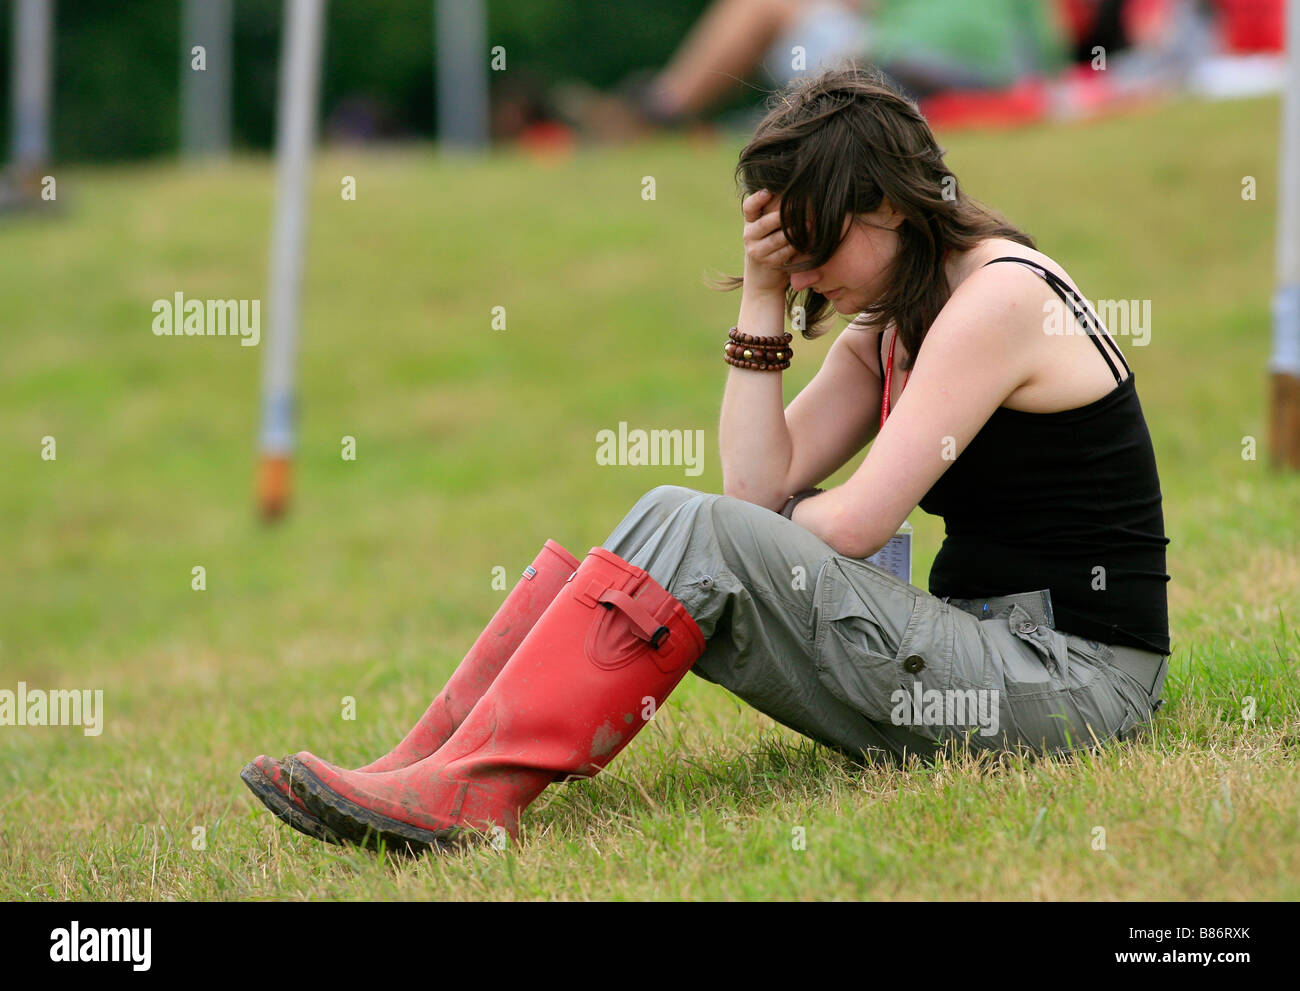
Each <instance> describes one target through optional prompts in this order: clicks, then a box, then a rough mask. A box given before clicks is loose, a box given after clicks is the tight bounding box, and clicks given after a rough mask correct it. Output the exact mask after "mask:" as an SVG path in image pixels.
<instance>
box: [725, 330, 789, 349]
mask: <svg viewBox="0 0 1300 991" xmlns="http://www.w3.org/2000/svg"><path fill="white" fill-rule="evenodd" d="M727 336H728V337H729V338H731V339H732V340H733V341H736V342H738V343H740V344H757V345H758V346H759V347H774V348H775V347H780V346H781V345H783V344H789V343H790V342H791V341H792V340H794V336H793V335H792V334H788V333H786V334H778V335H777V336H776V337H751V336H750V335H749V334H742V333H741V332H740V328H739V327H735V326H733V327H732V328H731V329H730V330H729V331H727Z"/></svg>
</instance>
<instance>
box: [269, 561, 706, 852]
mask: <svg viewBox="0 0 1300 991" xmlns="http://www.w3.org/2000/svg"><path fill="white" fill-rule="evenodd" d="M703 652H704V636H703V634H702V633H701V632H700V628H699V627H698V626H697V625H696V623H695V620H693V619H692V618H691V616H690V615H689V614H688V613H687V611H686V608H685V607H684V606H683V605H682V604H681V603H680V602H679V601H678V600H677V599H676V598H674V597H673V596H672V595H671V594H670V593H669V592H668V591H666V590H665V589H664V588H663V587H662V586H660V585H659V584H658V583H657V582H656V581H655V580H654V579H653V578H651V577H650V575H649V574H648V573H646V572H645V571H643V570H642V569H641V568H638V567H636V566H634V565H631V564H629V563H628V562H626V561H624V560H623V559H622V558H621V557H619V556H618V555H617V554H614V553H612V552H611V551H608V550H606V549H605V548H603V547H593V548H592V549H591V551H590V553H588V555H587V557H586V559H585V560H584V561H583V562H582V565H581V566H580V567H579V568H578V570H577V572H576V573H575V574H574V575H573V577H572V578H570V579H569V581H568V583H567V584H566V585H565V587H564V589H562V590H561V592H560V594H559V595H558V596H557V597H556V599H555V601H554V602H553V603H552V604H551V606H550V608H548V609H547V610H546V612H545V613H544V614H543V615H542V618H541V619H539V620H538V621H537V625H536V626H534V627H533V629H532V630H531V631H529V634H528V636H527V637H525V638H524V642H523V643H522V644H520V645H519V649H518V650H517V651H515V653H514V656H513V657H511V658H510V661H509V662H508V663H507V664H506V666H505V667H504V668H503V669H502V671H501V673H500V674H499V675H498V676H497V679H496V681H494V682H493V683H492V686H491V687H490V688H489V689H488V690H487V693H486V694H485V695H484V696H483V697H482V698H481V699H480V700H479V702H478V704H477V705H476V706H474V709H473V710H472V711H471V712H470V714H469V716H468V717H466V719H465V721H464V722H463V723H462V724H461V725H460V727H459V728H458V729H457V730H456V732H455V733H453V734H452V737H451V739H450V740H448V741H447V742H446V743H445V744H444V745H443V746H442V748H441V749H439V750H438V752H437V753H435V754H433V755H432V756H430V757H427V758H425V759H424V760H422V761H420V762H419V763H417V764H411V765H410V766H409V767H405V768H402V769H401V770H397V771H388V772H384V773H380V774H359V773H357V772H356V771H345V770H343V769H342V768H338V767H335V766H333V765H332V764H329V763H327V762H325V761H323V760H321V759H320V758H319V757H315V756H313V755H312V754H309V753H307V752H305V751H304V752H303V753H300V754H296V755H295V756H293V757H288V758H286V759H285V762H284V770H285V774H286V776H287V777H288V778H289V783H290V786H291V787H292V788H293V790H294V792H295V794H297V795H298V797H299V798H301V799H302V800H303V801H304V802H305V803H306V805H307V808H308V809H309V810H311V812H313V813H314V814H315V815H316V816H317V817H318V818H319V819H320V820H321V821H322V822H324V823H325V825H326V826H327V827H328V828H329V829H331V830H332V831H334V832H335V833H336V834H338V835H339V836H341V837H343V838H345V839H347V840H350V841H352V842H356V843H362V844H364V845H367V846H371V847H377V846H378V845H379V843H380V842H381V841H382V842H383V843H384V844H386V845H387V846H388V847H389V848H390V849H391V848H395V849H399V850H400V849H403V848H410V849H412V850H414V851H416V852H419V851H422V850H425V849H428V848H430V847H441V846H448V845H451V844H454V843H457V842H459V841H460V840H462V839H464V838H465V837H466V835H467V834H468V831H469V830H477V831H491V830H493V829H494V827H501V828H503V829H505V830H506V832H508V833H509V834H510V835H511V836H517V835H518V829H519V815H520V813H521V812H522V811H523V809H524V808H525V807H526V806H527V805H528V804H529V803H530V802H532V801H533V799H535V798H536V797H537V796H538V795H540V794H541V792H542V790H543V789H544V788H545V787H546V786H547V785H548V784H550V783H551V782H552V781H555V780H557V779H565V778H569V777H574V776H576V777H590V776H592V775H594V774H596V773H597V772H599V771H600V770H601V768H603V767H604V766H605V765H606V764H607V763H609V761H610V760H612V759H613V758H614V756H615V755H617V754H618V753H619V752H620V751H621V750H622V749H623V748H624V747H625V746H626V745H627V744H628V742H629V741H630V740H631V739H632V737H634V736H636V734H637V733H638V732H639V731H640V729H641V727H642V726H644V725H645V721H646V717H647V715H653V712H654V711H655V710H657V709H658V707H659V706H660V705H662V704H663V701H664V699H666V698H667V697H668V693H669V692H671V691H672V690H673V688H675V687H676V686H677V683H678V682H679V681H681V679H682V677H683V676H684V675H685V674H686V672H687V671H688V670H689V669H690V667H691V665H692V664H694V663H695V661H696V660H697V659H698V658H699V656H700V654H702V653H703ZM652 700H653V704H654V709H653V710H650V711H649V712H647V706H648V705H649V704H650V703H651V701H652Z"/></svg>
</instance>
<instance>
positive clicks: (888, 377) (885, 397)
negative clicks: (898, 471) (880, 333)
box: [880, 330, 912, 430]
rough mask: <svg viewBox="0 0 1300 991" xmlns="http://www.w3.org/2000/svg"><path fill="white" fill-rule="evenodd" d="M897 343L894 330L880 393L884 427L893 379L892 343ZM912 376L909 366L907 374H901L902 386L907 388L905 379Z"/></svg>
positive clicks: (900, 392) (881, 420) (896, 335)
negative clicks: (882, 387)
mask: <svg viewBox="0 0 1300 991" xmlns="http://www.w3.org/2000/svg"><path fill="white" fill-rule="evenodd" d="M896 343H898V331H897V330H895V331H894V336H893V337H891V338H890V339H889V359H888V361H886V363H885V387H884V389H882V390H881V393H880V428H881V429H882V430H883V429H884V428H885V420H887V419H888V418H889V391H890V385H891V384H892V382H893V380H894V345H895V344H896ZM911 377H912V370H911V369H910V368H909V369H908V370H907V374H906V375H904V376H903V388H904V389H906V388H907V380H908V379H909V378H911ZM902 395H903V394H902V391H901V390H900V391H899V398H902Z"/></svg>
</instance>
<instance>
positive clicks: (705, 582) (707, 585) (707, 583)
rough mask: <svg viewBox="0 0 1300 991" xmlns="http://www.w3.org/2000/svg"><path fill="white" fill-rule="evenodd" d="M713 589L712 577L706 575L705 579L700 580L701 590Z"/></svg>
mask: <svg viewBox="0 0 1300 991" xmlns="http://www.w3.org/2000/svg"><path fill="white" fill-rule="evenodd" d="M712 587H713V576H712V575H705V576H704V577H703V578H701V579H700V588H702V589H705V590H708V589H711V588H712Z"/></svg>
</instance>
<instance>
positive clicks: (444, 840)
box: [281, 757, 468, 855]
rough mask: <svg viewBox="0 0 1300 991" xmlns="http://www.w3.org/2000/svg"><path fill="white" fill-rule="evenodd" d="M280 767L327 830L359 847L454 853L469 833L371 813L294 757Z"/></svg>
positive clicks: (454, 828) (294, 791)
mask: <svg viewBox="0 0 1300 991" xmlns="http://www.w3.org/2000/svg"><path fill="white" fill-rule="evenodd" d="M281 767H283V768H284V769H285V776H286V778H287V780H288V782H289V787H290V788H292V789H293V793H294V794H295V795H297V796H298V797H299V798H301V799H302V800H303V802H304V803H305V804H306V806H307V807H308V808H309V809H311V811H312V812H313V813H315V814H316V815H317V816H319V817H320V819H321V821H322V822H324V823H325V824H326V826H327V828H329V829H332V830H334V831H335V832H336V833H338V835H340V836H342V837H343V838H344V839H345V840H348V841H349V842H351V843H355V844H356V845H358V846H363V847H366V848H367V849H370V850H378V849H379V846H380V843H381V842H382V843H383V844H384V846H385V847H386V848H387V850H388V851H389V852H408V851H409V852H410V853H412V854H416V855H419V854H422V853H425V852H427V851H429V850H435V851H444V850H457V849H460V848H462V847H463V846H464V845H465V842H466V840H467V839H468V836H467V835H466V834H467V832H468V831H467V830H465V829H463V828H461V827H458V826H453V827H451V828H449V829H440V830H429V829H421V828H420V827H419V826H412V825H411V824H410V823H409V822H402V821H401V820H400V819H390V818H389V817H388V816H384V815H380V814H379V813H378V812H372V811H371V810H370V809H368V808H366V807H365V806H364V805H358V804H357V803H356V802H354V801H352V800H351V799H349V798H345V797H344V796H342V795H340V794H339V793H338V792H336V791H335V790H334V789H333V788H331V787H330V786H329V785H327V784H325V782H323V781H321V779H320V778H318V777H317V776H316V775H315V774H314V773H313V772H312V771H311V770H310V769H309V768H307V767H306V766H305V765H304V764H303V763H302V762H301V761H299V760H297V759H296V758H294V757H289V758H287V759H286V760H284V761H282V762H281Z"/></svg>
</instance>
